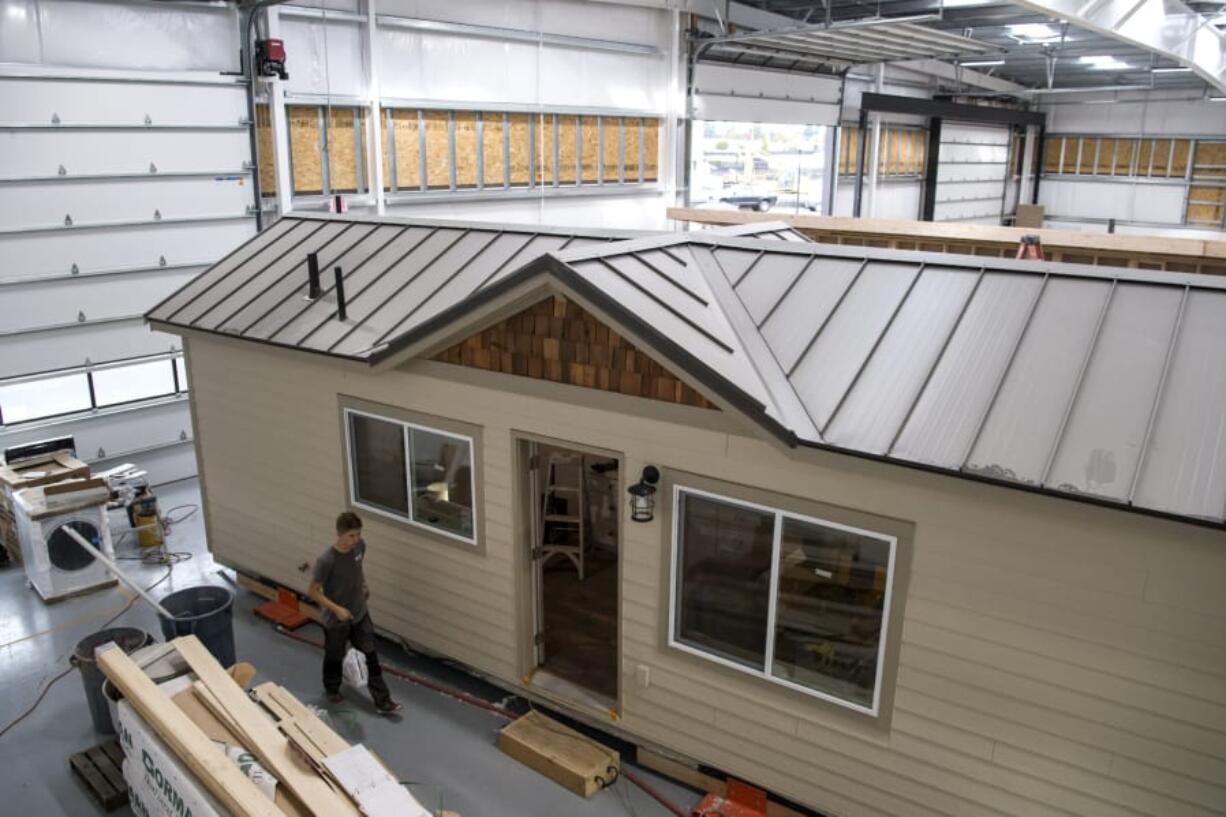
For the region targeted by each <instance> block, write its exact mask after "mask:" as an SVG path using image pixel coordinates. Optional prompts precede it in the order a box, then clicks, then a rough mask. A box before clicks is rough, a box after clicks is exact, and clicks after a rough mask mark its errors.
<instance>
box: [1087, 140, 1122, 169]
mask: <svg viewBox="0 0 1226 817" xmlns="http://www.w3.org/2000/svg"><path fill="white" fill-rule="evenodd" d="M1094 142H1095V143H1096V147H1095V153H1094V155H1093V156H1092V157H1091V161H1092V162H1093V164H1092V165H1091V167H1093V168H1094V174H1095V175H1096V176H1110V175H1111V159H1112V153H1113V151H1114V150H1115V140H1114V139H1095V140H1094ZM1081 162H1082V167H1085V166H1086V160H1085V157H1084V156H1083V157H1082V160H1081Z"/></svg>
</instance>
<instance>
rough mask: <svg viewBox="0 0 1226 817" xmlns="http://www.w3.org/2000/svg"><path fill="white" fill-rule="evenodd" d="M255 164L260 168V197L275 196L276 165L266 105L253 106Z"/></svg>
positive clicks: (269, 114) (270, 121)
mask: <svg viewBox="0 0 1226 817" xmlns="http://www.w3.org/2000/svg"><path fill="white" fill-rule="evenodd" d="M255 142H256V163H257V164H258V165H259V166H260V195H261V196H264V197H265V198H272V197H274V196H276V195H277V165H276V156H275V155H274V153H273V146H272V114H271V113H270V112H269V110H268V106H267V105H256V106H255Z"/></svg>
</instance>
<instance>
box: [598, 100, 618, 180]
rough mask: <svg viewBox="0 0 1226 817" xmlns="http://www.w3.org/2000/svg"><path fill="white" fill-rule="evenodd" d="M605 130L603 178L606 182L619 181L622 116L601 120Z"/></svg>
mask: <svg viewBox="0 0 1226 817" xmlns="http://www.w3.org/2000/svg"><path fill="white" fill-rule="evenodd" d="M600 124H601V127H602V128H603V130H604V145H603V147H604V161H603V162H602V164H601V171H600V172H601V178H602V179H603V180H604V183H605V184H609V183H611V182H616V181H618V179H619V177H620V174H621V118H620V117H616V116H606V117H604V118H603V119H602V120H601V123H600Z"/></svg>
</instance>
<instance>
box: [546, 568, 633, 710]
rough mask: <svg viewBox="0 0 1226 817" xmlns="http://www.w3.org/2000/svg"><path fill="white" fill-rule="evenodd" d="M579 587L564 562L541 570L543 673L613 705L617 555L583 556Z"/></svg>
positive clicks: (575, 576) (614, 693)
mask: <svg viewBox="0 0 1226 817" xmlns="http://www.w3.org/2000/svg"><path fill="white" fill-rule="evenodd" d="M586 571H587V574H586V577H585V578H584V580H583V581H579V576H578V573H577V572H576V571H575V567H574V565H573V564H571V563H570V562H569V561H568V560H566V559H554V560H553V561H551V562H550V563H549V564H548V565H546V567H545V663H544V665H543V666H544V667H545V669H547V670H549V671H550V672H552V673H553V674H555V675H557V676H559V677H561V678H565V679H566V680H568V681H570V682H572V683H574V684H578V685H579V686H582V687H585V688H586V689H589V690H591V691H592V692H595V693H597V694H599V695H601V696H604V697H606V698H610V699H613V700H616V699H617V555H616V553H614V552H612V551H609V550H605V549H602V548H592V549H591V550H590V551H588V554H587V561H586Z"/></svg>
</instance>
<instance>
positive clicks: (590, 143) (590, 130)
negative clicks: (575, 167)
mask: <svg viewBox="0 0 1226 817" xmlns="http://www.w3.org/2000/svg"><path fill="white" fill-rule="evenodd" d="M596 128H597V120H596V117H594V116H581V117H579V150H580V154H579V160H580V167H581V168H582V173H583V177H582V178H583V183H584V184H595V183H596V181H597V172H598V171H597V169H596V167H597V165H598V163H599V162H600V155H599V153H598V152H597V150H596V146H597V143H598V141H599V137H598V136H597V135H596Z"/></svg>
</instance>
